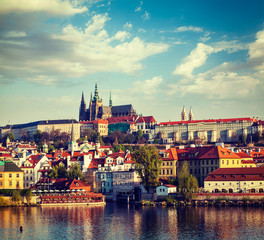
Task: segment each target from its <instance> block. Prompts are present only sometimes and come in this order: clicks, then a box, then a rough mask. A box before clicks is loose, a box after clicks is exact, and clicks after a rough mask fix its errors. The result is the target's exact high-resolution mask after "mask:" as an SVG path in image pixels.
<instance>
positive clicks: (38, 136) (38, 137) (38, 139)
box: [33, 130, 42, 145]
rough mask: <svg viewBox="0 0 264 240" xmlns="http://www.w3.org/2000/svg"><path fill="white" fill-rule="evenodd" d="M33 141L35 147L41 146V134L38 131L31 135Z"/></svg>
mask: <svg viewBox="0 0 264 240" xmlns="http://www.w3.org/2000/svg"><path fill="white" fill-rule="evenodd" d="M33 139H34V141H35V143H36V144H37V145H41V144H42V133H41V131H40V130H37V131H36V132H35V133H34V134H33Z"/></svg>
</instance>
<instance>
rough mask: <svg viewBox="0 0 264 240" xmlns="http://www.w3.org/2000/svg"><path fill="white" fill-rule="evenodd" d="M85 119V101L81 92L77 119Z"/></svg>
mask: <svg viewBox="0 0 264 240" xmlns="http://www.w3.org/2000/svg"><path fill="white" fill-rule="evenodd" d="M85 120H86V103H85V101H84V95H83V92H82V100H81V105H80V110H79V121H85Z"/></svg>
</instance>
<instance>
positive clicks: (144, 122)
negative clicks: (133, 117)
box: [136, 116, 157, 133]
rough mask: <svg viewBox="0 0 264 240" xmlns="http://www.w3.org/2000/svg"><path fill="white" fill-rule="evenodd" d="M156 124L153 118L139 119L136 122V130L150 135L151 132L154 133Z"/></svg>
mask: <svg viewBox="0 0 264 240" xmlns="http://www.w3.org/2000/svg"><path fill="white" fill-rule="evenodd" d="M156 124H157V121H156V120H155V118H154V117H153V116H147V117H139V118H138V119H137V121H136V128H137V130H139V129H141V130H142V131H143V133H151V131H153V132H154V128H155V125H156Z"/></svg>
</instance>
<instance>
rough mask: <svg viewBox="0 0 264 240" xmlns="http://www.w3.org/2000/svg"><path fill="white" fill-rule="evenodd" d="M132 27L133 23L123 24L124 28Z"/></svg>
mask: <svg viewBox="0 0 264 240" xmlns="http://www.w3.org/2000/svg"><path fill="white" fill-rule="evenodd" d="M132 27H133V25H132V24H131V23H128V22H127V23H126V24H125V25H124V28H132Z"/></svg>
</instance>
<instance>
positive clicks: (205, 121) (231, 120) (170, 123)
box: [158, 118, 257, 126]
mask: <svg viewBox="0 0 264 240" xmlns="http://www.w3.org/2000/svg"><path fill="white" fill-rule="evenodd" d="M236 121H239V122H241V121H247V122H252V123H253V122H256V121H257V119H255V118H226V119H208V120H193V121H174V122H161V123H159V124H158V125H159V126H160V125H177V124H189V123H200V122H204V123H221V122H223V123H226V122H236Z"/></svg>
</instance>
